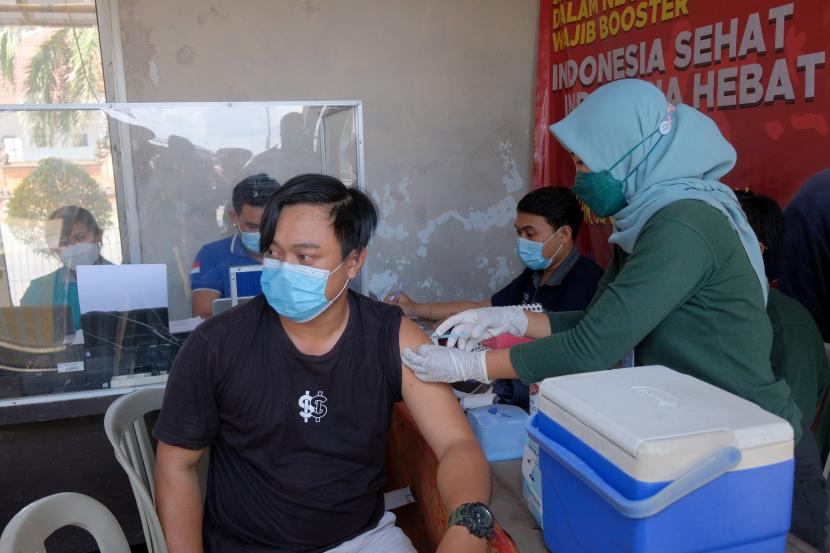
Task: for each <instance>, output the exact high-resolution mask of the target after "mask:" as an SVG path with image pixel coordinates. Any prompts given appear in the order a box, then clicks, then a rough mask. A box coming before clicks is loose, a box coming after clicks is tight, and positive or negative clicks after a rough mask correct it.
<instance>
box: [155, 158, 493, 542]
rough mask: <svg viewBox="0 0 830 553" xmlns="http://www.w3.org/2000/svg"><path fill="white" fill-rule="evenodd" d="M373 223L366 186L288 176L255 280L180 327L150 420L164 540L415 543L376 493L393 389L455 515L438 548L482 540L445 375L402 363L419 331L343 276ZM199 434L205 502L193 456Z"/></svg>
mask: <svg viewBox="0 0 830 553" xmlns="http://www.w3.org/2000/svg"><path fill="white" fill-rule="evenodd" d="M377 221H378V214H377V208H376V207H375V205H374V204H373V203H372V201H371V199H370V198H369V197H368V196H367V195H366V194H365V193H363V192H361V191H360V190H358V189H355V188H347V187H345V186H344V185H343V184H342V183H341V182H340V181H339V180H337V179H335V178H333V177H328V176H325V175H300V176H298V177H295V178H293V179H291V180H289V181H288V182H287V183H286V184H285V185H284V186H283V187H282V188H281V189H280V190H279V191H278V192H277V193H276V194H275V195H274V196H273V198H272V199H271V200H270V202H269V203H268V205H267V206H266V207H265V211H264V213H263V218H262V238H261V241H260V249H261V251H263V252H264V254H265V259H264V269H263V273H262V284H263V286H262V290H263V293H262V294H261V295H259V296H257V297H255V298H254V299H253V300H251V301H250V302H248V303H246V304H244V305H242V306H240V307H238V308H236V309H233V310H231V311H229V312H226V313H223V314H221V315H218V316H216V317H214V318H212V319H211V320H210V321H208V322H206V323H203V324H202V325H201V326H199V327H198V328H197V329H196V330H195V331H194V332H193V334H191V335H190V337H189V338H188V340H187V342H186V343H185V345H184V346H183V348H182V350H181V352H180V353H179V356H178V357H177V359H176V363H175V365H174V366H173V368H172V370H171V374H170V379H169V381H168V384H167V391H166V395H165V399H164V404H163V406H162V410H161V415H160V417H159V420H158V423H157V424H156V427H155V429H154V435H155V436H156V438H157V439H158V440H159V447H158V454H157V465H156V490H157V505H158V511H159V516H160V519H161V522H162V526H163V527H164V534H165V537H166V540H167V545H168V550H169V551H170V553H183V552H190V551H194V552H195V551H202V550H203V548H204V550H205V551H208V552H222V553H225V552H235V551H244V552H257V553H259V552H263V553H264V552H269V553H277V552H284V551H298V552H322V551H336V552H345V551H365V552H378V553H381V552H383V553H390V552H391V553H395V552H413V551H415V550H414V548H413V547H412V544H411V543H410V542H409V540H408V539H407V538H406V536H405V535H404V534H403V533H402V532H401V531H400V530H399V529H397V528H396V527H395V525H394V521H395V517H394V515H392V514H391V513H388V512H384V502H383V493H382V490H383V485H384V480H385V469H384V466H385V452H386V436H387V433H388V430H389V424H390V419H391V416H392V407H393V404H394V403H395V402H397V401H400V400H403V401H405V402H406V405H407V406H408V408H409V411H410V412H411V414H412V417H413V419H414V420H415V422H416V424H417V425H418V428H419V429H420V431H421V433H422V434H423V435H424V438H425V439H426V441H427V443H429V445H430V446H431V447H432V449H433V451H434V452H435V455H436V456H437V458H438V460H439V468H438V487H439V490H440V492H441V496H442V498H443V500H444V504H445V507H446V511H447V512H448V513H452V515H451V516H450V519H449V521H448V524H449V526H448V530H447V532H446V534H445V535H444V539H443V541H442V542H441V545H440V547H439V551H459V552H460V551H465V552H467V551H469V552H477V551H480V552H484V551H486V550H487V542H486V539H485V538H487V537H489V535H490V533H491V532H492V515H491V514H490V512H489V511H488V510H487V508H486V507H485V505H484V503H486V502H487V501H488V500H489V495H490V473H489V467H488V465H487V462H486V460H485V458H484V455H483V454H482V452H481V449H480V448H479V446H478V443H477V441H476V439H475V437H474V435H473V433H472V431H471V430H470V427H469V425H468V424H467V421H466V419H465V417H464V415H463V413H462V412H461V410H460V408H459V406H458V402H457V401H456V400H455V399H454V397H453V394H452V392H451V391H450V389H449V387H448V386H446V385H442V384H427V383H423V382H421V381H419V380H418V379H416V378H415V377H414V375H413V374H412V372H411V371H410V369H409V368H408V367H406V366H402V365H401V361H400V353H401V351H403V349H404V348H405V347H409V348H417V346H419V345H421V344H425V343H428V340H427V338H426V336H425V335H424V333H423V332H422V331H421V330H420V329H419V328H418V327H417V326H416V325H415V324H414V323H412V322H411V321H409V320H408V319H406V318H404V317H402V314H401V311H400V309H398V308H397V307H395V306H390V305H386V304H383V303H380V302H376V301H373V300H370V299H369V298H366V297H364V296H362V295H360V294H357V293H355V292H353V291H351V290H348V285H349V281H350V280H351V279H353V278H355V277H356V276H357V275H358V272H359V271H360V268H361V266H362V265H363V263H364V261H365V259H366V255H367V251H366V246H367V244H368V242H369V239H370V237H371V235H372V233H373V231H374V230H375V227H376V226H377ZM208 447H209V448H210V456H211V458H210V472H209V475H208V487H207V498H206V502H205V507H204V516H203V512H202V502H201V497H200V491H199V484H198V478H197V475H196V466H197V464H198V462H199V459H200V457H201V456H202V455H203V454H204V451H205V450H206V449H207V448H208Z"/></svg>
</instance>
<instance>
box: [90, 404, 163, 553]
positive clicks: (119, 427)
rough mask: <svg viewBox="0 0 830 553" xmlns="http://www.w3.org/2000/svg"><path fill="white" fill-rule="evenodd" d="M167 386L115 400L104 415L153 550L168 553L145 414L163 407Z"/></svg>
mask: <svg viewBox="0 0 830 553" xmlns="http://www.w3.org/2000/svg"><path fill="white" fill-rule="evenodd" d="M163 398H164V388H158V387H148V388H144V389H141V390H137V391H135V392H132V393H130V394H127V395H125V396H122V397H120V398H118V399H117V400H115V401H114V402H113V403H112V405H110V406H109V408H108V409H107V414H106V415H105V416H104V430H105V431H106V433H107V438H109V441H110V443H111V444H112V447H113V450H114V451H115V458H116V460H117V461H118V463H119V464H120V465H121V466H122V467H123V468H124V471H125V472H126V473H127V477H128V478H129V479H130V486H131V487H132V489H133V495H135V500H136V503H137V504H138V514H139V516H140V517H141V527H142V529H143V530H144V539H145V541H146V542H147V551H148V552H149V553H167V543H166V542H165V540H164V532H163V531H162V529H161V523H160V522H159V518H158V514H157V513H156V505H155V501H154V498H155V496H156V494H155V484H154V482H153V477H154V474H155V468H156V455H155V452H154V451H153V445H152V443H151V441H150V434H149V432H148V431H147V425H146V424H145V422H144V416H145V415H146V414H148V413H152V412H153V411H158V410H160V409H161V402H162V399H163Z"/></svg>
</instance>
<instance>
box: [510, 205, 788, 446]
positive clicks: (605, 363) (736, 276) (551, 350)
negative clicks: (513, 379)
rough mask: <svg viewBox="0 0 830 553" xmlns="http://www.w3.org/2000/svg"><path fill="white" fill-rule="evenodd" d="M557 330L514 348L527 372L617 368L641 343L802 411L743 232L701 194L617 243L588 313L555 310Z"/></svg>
mask: <svg viewBox="0 0 830 553" xmlns="http://www.w3.org/2000/svg"><path fill="white" fill-rule="evenodd" d="M549 317H550V324H551V330H552V332H553V334H552V335H551V336H548V337H545V338H542V339H540V340H536V341H534V342H531V343H528V344H522V345H519V346H515V347H513V348H512V349H511V350H510V359H511V361H512V363H513V366H514V367H515V369H516V371H517V372H518V374H519V376H520V377H521V379H522V381H524V382H527V383H530V382H538V381H540V380H543V379H545V378H549V377H552V376H560V375H565V374H571V373H578V372H588V371H598V370H604V369H608V368H610V367H612V366H614V364H616V363H617V362H618V361H619V360H620V359H622V357H623V356H624V355H625V354H626V353H627V352H629V351H630V350H631V349H634V352H635V360H636V363H637V364H638V365H657V364H659V365H665V366H667V367H670V368H672V369H675V370H677V371H680V372H683V373H686V374H689V375H691V376H694V377H695V378H699V379H700V380H703V381H706V382H709V383H710V384H713V385H715V386H717V387H719V388H722V389H724V390H727V391H729V392H732V393H733V394H736V395H738V396H740V397H743V398H745V399H747V400H749V401H752V402H754V403H756V404H758V405H759V406H761V407H762V408H764V409H766V410H767V411H770V412H772V413H775V414H776V415H779V416H780V417H782V418H784V419H786V420H788V421H789V422H790V424H791V425H792V427H793V430H794V432H795V439H796V441H798V440H799V439H800V438H801V413H800V412H799V410H798V407H796V404H795V403H794V402H793V399H792V396H791V393H790V389H789V387H788V386H787V384H786V382H784V380H783V379H776V377H775V375H774V374H773V372H772V369H771V368H770V347H771V343H772V329H771V326H770V322H769V319H768V318H767V316H766V313H765V307H764V298H763V294H762V292H761V287H760V286H759V284H758V277H757V276H756V274H755V271H754V270H753V268H752V266H751V264H750V263H749V258H748V257H747V255H746V251H745V250H744V249H743V246H742V245H741V242H740V240H739V238H738V235H737V233H736V232H735V231H734V230H733V229H732V227H731V226H730V225H729V222H728V221H727V219H726V218H725V217H724V216H723V215H722V214H721V213H720V212H719V211H718V210H716V209H715V208H713V207H711V206H709V205H707V204H705V203H703V202H699V201H695V200H681V201H677V202H675V203H673V204H671V205H669V206H667V207H665V208H663V209H661V210H660V211H658V212H657V213H656V214H655V215H654V216H653V217H652V218H651V219H650V220H649V221H648V223H646V225H645V226H644V227H643V230H642V232H641V233H640V236H639V238H638V239H637V243H636V244H635V246H634V250H633V251H632V253H631V254H630V255H629V254H627V253H625V252H624V251H623V250H621V249H620V248H615V252H614V257H613V259H612V261H611V262H610V264H609V266H608V270H607V271H606V273H605V275H604V276H603V278H602V280H601V281H600V282H599V285H598V289H597V294H596V295H595V296H594V299H593V301H592V302H591V305H590V306H589V307H588V310H587V311H585V312H569V313H551V314H549Z"/></svg>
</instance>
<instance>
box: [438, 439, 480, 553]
mask: <svg viewBox="0 0 830 553" xmlns="http://www.w3.org/2000/svg"><path fill="white" fill-rule="evenodd" d="M438 490H439V492H440V493H441V498H442V499H443V500H444V506H445V508H446V511H447V513H451V512H452V511H454V510H455V509H456V508H457V507H458V506H460V505H463V504H464V503H476V502H479V503H484V504H488V503H489V502H490V465H488V464H487V459H485V458H484V454H483V453H482V452H481V448H480V447H479V446H478V442H476V440H475V438H470V439H469V440H464V441H460V442H458V443H457V444H454V445H453V446H452V447H450V448H449V449H448V450H447V451H446V452H445V453H444V455H443V456H442V457H441V459H439V464H438ZM445 542H446V543H445ZM462 545H463V547H462V548H461V549H459V548H458V547H461V546H462ZM486 547H487V544H486V541H485V540H483V539H477V538H474V537H473V536H472V535H471V534H469V532H468V530H467V529H466V528H457V529H453V530H452V532H450V531H448V532H447V533H446V534H445V536H444V540H443V541H442V542H441V547H439V549H438V550H439V551H442V552H443V551H450V550H453V551H454V550H460V551H476V549H479V548H480V549H481V551H486Z"/></svg>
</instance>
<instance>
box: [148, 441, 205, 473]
mask: <svg viewBox="0 0 830 553" xmlns="http://www.w3.org/2000/svg"><path fill="white" fill-rule="evenodd" d="M204 452H205V449H186V448H183V447H177V446H174V445H170V444H166V443H164V442H159V443H158V448H157V450H156V464H157V465H158V466H160V467H168V468H170V469H172V470H191V469H194V468H196V465H198V464H199V459H201V458H202V455H203V454H204Z"/></svg>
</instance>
